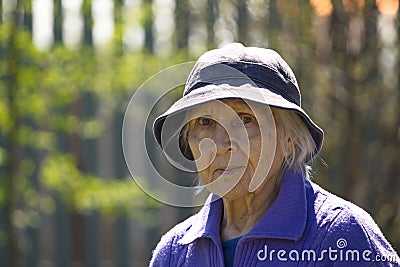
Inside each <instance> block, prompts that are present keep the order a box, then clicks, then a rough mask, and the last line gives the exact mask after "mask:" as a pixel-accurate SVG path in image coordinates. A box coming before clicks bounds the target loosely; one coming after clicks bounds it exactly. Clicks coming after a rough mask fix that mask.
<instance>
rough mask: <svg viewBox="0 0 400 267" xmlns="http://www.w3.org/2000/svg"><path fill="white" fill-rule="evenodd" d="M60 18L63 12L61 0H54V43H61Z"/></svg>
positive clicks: (61, 18)
mask: <svg viewBox="0 0 400 267" xmlns="http://www.w3.org/2000/svg"><path fill="white" fill-rule="evenodd" d="M62 20H63V12H62V0H54V28H53V34H54V43H55V44H60V43H62Z"/></svg>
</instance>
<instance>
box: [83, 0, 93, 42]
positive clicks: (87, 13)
mask: <svg viewBox="0 0 400 267" xmlns="http://www.w3.org/2000/svg"><path fill="white" fill-rule="evenodd" d="M82 13H83V43H84V44H85V45H87V46H92V45H93V34H92V27H93V17H92V0H83V4H82Z"/></svg>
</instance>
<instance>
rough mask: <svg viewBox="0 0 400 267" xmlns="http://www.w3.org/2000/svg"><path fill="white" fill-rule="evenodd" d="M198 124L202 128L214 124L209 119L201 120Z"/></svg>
mask: <svg viewBox="0 0 400 267" xmlns="http://www.w3.org/2000/svg"><path fill="white" fill-rule="evenodd" d="M198 122H199V124H200V125H202V126H207V125H210V124H211V123H212V120H211V119H209V118H199V120H198Z"/></svg>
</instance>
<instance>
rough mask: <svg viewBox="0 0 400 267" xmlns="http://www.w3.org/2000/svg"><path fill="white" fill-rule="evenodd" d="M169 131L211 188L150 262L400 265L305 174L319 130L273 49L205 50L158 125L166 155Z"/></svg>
mask: <svg viewBox="0 0 400 267" xmlns="http://www.w3.org/2000/svg"><path fill="white" fill-rule="evenodd" d="M180 125H182V127H180ZM177 128H179V129H178V131H176V130H177ZM168 129H170V130H168ZM171 129H174V131H172V130H171ZM174 133H175V140H178V141H179V148H180V150H181V152H182V154H183V155H184V157H185V159H188V160H191V161H192V162H194V164H195V167H196V170H197V171H196V172H197V174H198V176H199V178H200V180H201V182H202V183H203V184H204V185H205V187H206V188H207V190H208V191H210V193H211V194H210V197H209V198H208V199H207V201H206V203H205V204H204V206H203V207H202V209H201V210H200V211H199V212H198V213H197V214H195V215H194V216H192V217H190V218H188V219H186V220H185V221H184V222H182V223H180V224H178V225H176V226H175V227H174V228H172V229H171V230H170V231H169V232H168V233H166V234H165V235H164V236H163V237H162V239H161V241H160V242H159V244H158V246H157V247H156V249H155V250H154V254H153V258H152V260H151V263H150V265H151V266H266V265H267V266H277V265H279V266H280V265H285V266H293V265H298V266H304V265H319V264H321V265H324V266H331V265H332V266H333V265H334V266H336V265H338V266H339V265H340V266H349V265H351V266H353V265H359V266H366V265H368V266H369V265H372V264H377V265H387V266H390V265H396V264H400V261H399V257H398V256H397V254H396V252H395V251H394V250H393V248H392V247H391V246H390V244H389V243H388V241H387V240H386V239H385V237H384V236H383V234H382V233H381V231H380V229H379V228H378V226H377V225H376V224H375V222H374V221H373V219H372V218H371V217H370V215H369V214H368V213H367V212H365V211H364V210H362V209H361V208H359V207H357V206H355V205H354V204H352V203H350V202H348V201H345V200H343V199H341V198H339V197H337V196H335V195H333V194H331V193H329V192H327V191H325V190H324V189H322V188H321V187H319V186H318V185H317V184H315V183H313V182H311V181H310V180H309V176H308V166H307V163H308V162H309V161H310V160H312V159H313V158H314V157H315V156H316V155H317V154H318V153H319V151H320V149H321V146H322V141H323V131H322V130H321V129H320V128H319V127H318V126H317V125H316V124H315V123H314V122H313V121H312V120H311V119H310V117H309V116H308V115H307V114H306V112H305V111H304V110H303V109H302V108H301V106H300V91H299V88H298V84H297V81H296V78H295V76H294V74H293V72H292V70H291V69H290V67H289V66H288V65H287V63H286V62H285V61H284V60H283V59H282V58H281V57H280V56H279V54H278V53H276V52H275V51H273V50H269V49H262V48H255V47H244V46H243V45H241V44H238V43H234V44H230V45H227V46H225V47H223V48H221V49H216V50H211V51H209V52H207V53H205V54H204V55H203V56H201V57H200V58H199V60H198V61H197V63H196V64H195V66H194V68H193V70H192V72H191V74H190V75H189V77H188V80H187V83H186V87H185V91H184V95H183V97H182V98H181V99H180V100H178V101H177V102H176V103H175V104H174V105H173V106H172V107H171V108H170V109H169V110H168V111H167V112H166V113H164V114H163V115H162V116H160V117H158V118H157V119H156V121H155V123H154V134H155V136H156V138H157V140H158V142H159V143H160V145H161V146H162V147H163V148H164V150H165V151H168V149H167V148H166V146H168V145H169V142H170V141H167V142H165V140H174V138H173V137H172V136H173V135H174ZM176 133H178V134H176ZM176 136H178V137H176ZM396 266H397V265H396Z"/></svg>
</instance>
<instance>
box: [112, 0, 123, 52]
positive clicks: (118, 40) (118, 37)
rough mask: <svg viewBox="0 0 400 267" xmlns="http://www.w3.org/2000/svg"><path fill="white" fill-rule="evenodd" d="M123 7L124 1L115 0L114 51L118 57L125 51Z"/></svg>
mask: <svg viewBox="0 0 400 267" xmlns="http://www.w3.org/2000/svg"><path fill="white" fill-rule="evenodd" d="M123 6H124V0H114V22H115V24H114V36H115V42H114V44H115V45H114V49H115V53H116V55H122V53H123V49H124V43H123V35H124V20H123V13H122V11H123Z"/></svg>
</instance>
